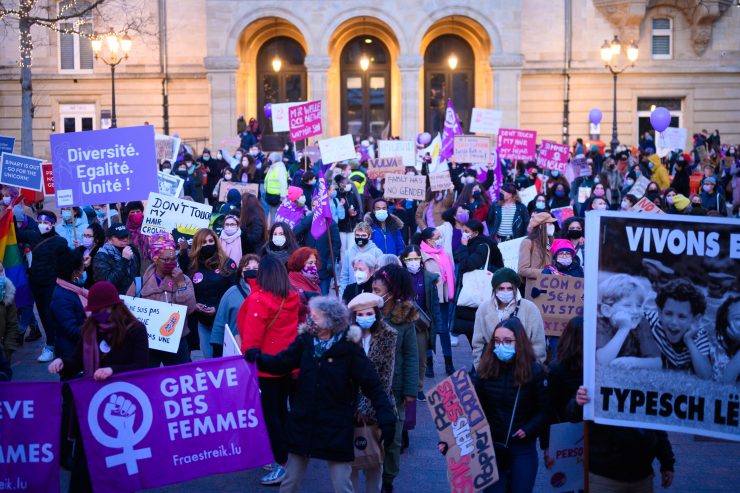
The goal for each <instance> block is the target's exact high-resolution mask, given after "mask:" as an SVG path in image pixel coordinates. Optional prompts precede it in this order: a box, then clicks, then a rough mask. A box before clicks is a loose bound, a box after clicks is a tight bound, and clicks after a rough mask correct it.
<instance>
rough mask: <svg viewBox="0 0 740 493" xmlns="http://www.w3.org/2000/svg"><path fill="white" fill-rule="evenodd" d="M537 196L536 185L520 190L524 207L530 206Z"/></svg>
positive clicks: (520, 197) (520, 198)
mask: <svg viewBox="0 0 740 493" xmlns="http://www.w3.org/2000/svg"><path fill="white" fill-rule="evenodd" d="M536 196H537V187H536V186H535V185H532V186H531V187H527V188H525V189H522V190H519V200H521V201H522V204H524V205H528V204H529V203H530V202H532V201H533V200H534V198H535V197H536Z"/></svg>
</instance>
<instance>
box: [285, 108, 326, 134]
mask: <svg viewBox="0 0 740 493" xmlns="http://www.w3.org/2000/svg"><path fill="white" fill-rule="evenodd" d="M288 123H289V125H290V141H291V142H297V141H299V140H304V139H307V138H309V137H314V136H316V135H321V134H322V132H323V130H322V128H321V101H320V100H319V101H309V102H307V103H301V104H297V105H294V106H291V107H289V108H288Z"/></svg>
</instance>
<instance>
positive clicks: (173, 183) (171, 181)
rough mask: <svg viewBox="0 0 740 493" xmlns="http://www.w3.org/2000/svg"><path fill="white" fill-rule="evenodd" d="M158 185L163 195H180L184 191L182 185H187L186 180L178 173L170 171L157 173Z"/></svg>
mask: <svg viewBox="0 0 740 493" xmlns="http://www.w3.org/2000/svg"><path fill="white" fill-rule="evenodd" d="M157 185H158V186H159V193H161V194H162V195H169V196H170V197H179V196H180V192H182V187H183V186H184V185H185V180H183V179H182V178H180V177H179V176H177V175H171V174H169V173H162V172H161V171H159V172H158V173H157Z"/></svg>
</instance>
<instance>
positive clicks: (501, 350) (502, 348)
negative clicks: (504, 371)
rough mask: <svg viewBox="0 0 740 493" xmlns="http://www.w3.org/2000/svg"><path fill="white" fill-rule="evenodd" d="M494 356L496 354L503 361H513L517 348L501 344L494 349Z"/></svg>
mask: <svg viewBox="0 0 740 493" xmlns="http://www.w3.org/2000/svg"><path fill="white" fill-rule="evenodd" d="M493 354H495V355H496V357H497V358H498V359H499V360H501V361H511V360H512V358H514V355H515V354H516V348H515V347H514V346H507V345H505V344H501V345H499V346H496V347H494V348H493Z"/></svg>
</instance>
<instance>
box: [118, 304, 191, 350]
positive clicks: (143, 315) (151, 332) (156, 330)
mask: <svg viewBox="0 0 740 493" xmlns="http://www.w3.org/2000/svg"><path fill="white" fill-rule="evenodd" d="M119 297H120V298H121V299H122V300H123V302H124V303H125V304H126V306H127V307H128V309H129V310H131V313H132V314H133V316H134V317H136V319H137V320H138V321H139V322H141V323H143V324H144V325H145V326H146V332H147V334H148V336H149V349H158V350H160V351H166V352H168V353H176V352H177V349H178V347H179V346H180V337H182V329H183V327H185V317H186V316H187V312H188V307H187V306H185V305H176V304H173V303H165V302H163V301H154V300H147V299H145V298H134V297H133V296H124V295H120V296H119Z"/></svg>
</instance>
